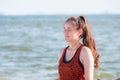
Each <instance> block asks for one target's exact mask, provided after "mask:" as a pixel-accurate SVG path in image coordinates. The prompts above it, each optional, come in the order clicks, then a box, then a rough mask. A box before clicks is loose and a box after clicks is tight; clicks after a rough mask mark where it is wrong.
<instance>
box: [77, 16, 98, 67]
mask: <svg viewBox="0 0 120 80" xmlns="http://www.w3.org/2000/svg"><path fill="white" fill-rule="evenodd" d="M80 20H81V23H82V22H83V23H82V25H81V27H82V26H83V27H82V29H83V34H82V36H81V37H82V38H83V39H82V42H83V44H84V45H85V46H86V47H88V48H90V49H91V51H92V54H93V57H94V67H95V68H96V69H98V68H99V54H98V52H97V48H96V42H95V40H94V38H93V37H92V34H91V31H90V27H89V25H88V23H87V21H86V20H85V18H84V17H83V16H79V25H80V24H81V23H80Z"/></svg>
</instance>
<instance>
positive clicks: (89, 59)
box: [59, 22, 94, 80]
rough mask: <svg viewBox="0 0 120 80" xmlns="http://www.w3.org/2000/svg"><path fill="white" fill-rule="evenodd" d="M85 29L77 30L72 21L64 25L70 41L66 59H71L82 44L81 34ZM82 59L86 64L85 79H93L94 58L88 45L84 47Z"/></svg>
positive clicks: (66, 39)
mask: <svg viewBox="0 0 120 80" xmlns="http://www.w3.org/2000/svg"><path fill="white" fill-rule="evenodd" d="M82 33H83V30H82V29H79V30H77V29H76V27H75V26H74V25H72V24H71V23H70V22H67V23H65V25H64V38H65V41H66V42H68V43H69V48H68V49H67V52H66V60H67V61H69V60H71V59H72V57H73V56H74V54H75V51H76V50H77V48H78V47H79V46H80V45H81V43H80V42H79V40H80V38H79V36H80V35H82ZM62 53H63V50H62V51H61V53H60V56H59V59H60V57H61V56H62ZM79 59H80V61H81V62H82V64H83V65H84V71H85V74H84V77H85V80H93V71H94V59H93V56H92V53H91V50H90V49H89V48H88V47H85V46H84V47H83V48H82V50H81V53H80V56H79Z"/></svg>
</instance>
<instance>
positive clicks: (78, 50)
mask: <svg viewBox="0 0 120 80" xmlns="http://www.w3.org/2000/svg"><path fill="white" fill-rule="evenodd" d="M83 46H84V45H83V44H82V45H80V47H79V48H78V49H77V51H76V55H75V57H76V58H75V59H76V60H78V59H79V56H80V53H81V50H82V47H83Z"/></svg>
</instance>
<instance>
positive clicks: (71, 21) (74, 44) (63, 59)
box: [58, 16, 99, 80]
mask: <svg viewBox="0 0 120 80" xmlns="http://www.w3.org/2000/svg"><path fill="white" fill-rule="evenodd" d="M64 37H65V41H66V42H68V43H69V46H67V47H66V48H64V49H63V50H62V51H61V54H60V56H59V65H58V72H59V79H58V80H93V72H94V67H95V68H96V69H98V68H99V55H98V52H97V49H96V44H95V40H94V39H93V37H92V35H91V31H90V27H89V25H88V23H87V21H86V19H85V18H84V17H83V16H79V17H70V18H68V19H67V20H66V22H65V25H64ZM80 39H81V40H82V43H80V42H81V41H80Z"/></svg>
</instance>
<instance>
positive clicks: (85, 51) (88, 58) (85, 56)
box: [80, 47, 94, 80]
mask: <svg viewBox="0 0 120 80" xmlns="http://www.w3.org/2000/svg"><path fill="white" fill-rule="evenodd" d="M80 60H81V61H82V63H83V65H84V76H85V80H93V71H94V59H93V55H92V52H91V50H90V49H89V48H87V47H83V48H82V50H81V56H80Z"/></svg>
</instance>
